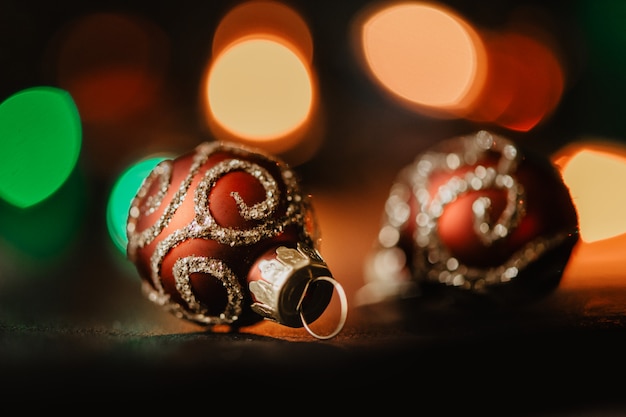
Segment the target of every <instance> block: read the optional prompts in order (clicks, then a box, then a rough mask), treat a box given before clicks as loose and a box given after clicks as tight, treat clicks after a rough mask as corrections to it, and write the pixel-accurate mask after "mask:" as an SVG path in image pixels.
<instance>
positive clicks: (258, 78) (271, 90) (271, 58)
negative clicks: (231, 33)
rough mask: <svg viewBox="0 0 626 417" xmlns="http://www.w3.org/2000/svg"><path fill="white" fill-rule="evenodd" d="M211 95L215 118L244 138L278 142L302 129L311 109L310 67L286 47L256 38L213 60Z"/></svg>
mask: <svg viewBox="0 0 626 417" xmlns="http://www.w3.org/2000/svg"><path fill="white" fill-rule="evenodd" d="M207 96H208V101H209V107H210V110H211V113H212V116H213V117H214V118H215V120H216V121H217V122H218V123H219V124H220V125H222V126H223V127H224V128H225V129H227V130H229V131H230V132H231V133H233V134H234V135H237V136H240V137H242V138H248V139H255V140H273V139H275V138H276V137H280V136H284V135H286V134H287V133H289V132H291V131H293V130H294V129H297V128H298V127H299V126H300V125H301V124H302V123H304V122H305V121H306V120H307V119H308V116H309V113H310V111H311V105H312V102H313V86H312V84H311V76H310V73H309V70H308V67H307V66H306V65H305V64H304V63H303V62H302V61H301V60H300V59H299V57H298V55H297V54H294V53H293V52H292V51H291V50H290V49H289V48H287V47H286V46H285V45H283V44H281V43H279V42H274V41H271V40H267V39H251V40H245V41H242V42H239V43H235V44H233V45H231V46H230V47H229V48H227V49H226V50H224V51H223V52H222V54H220V55H219V56H218V57H217V58H216V59H215V62H214V63H213V67H212V68H211V71H210V73H209V76H208V81H207Z"/></svg>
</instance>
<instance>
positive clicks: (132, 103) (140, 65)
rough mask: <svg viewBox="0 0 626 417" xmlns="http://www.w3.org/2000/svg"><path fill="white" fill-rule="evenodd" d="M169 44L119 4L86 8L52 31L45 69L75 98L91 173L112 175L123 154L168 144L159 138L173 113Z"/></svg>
mask: <svg viewBox="0 0 626 417" xmlns="http://www.w3.org/2000/svg"><path fill="white" fill-rule="evenodd" d="M169 47H170V44H169V38H168V37H167V36H166V35H165V33H164V32H163V31H162V30H161V28H160V27H159V26H158V25H156V24H155V23H154V22H152V21H150V20H149V19H146V18H145V17H143V16H136V15H132V14H129V13H117V12H94V13H88V14H84V15H80V16H78V17H76V18H74V19H72V20H70V21H68V22H67V23H65V24H64V25H63V26H62V27H60V28H59V30H58V31H57V32H56V33H55V34H54V36H53V37H52V38H51V39H50V41H49V45H48V48H47V51H46V54H47V55H46V60H45V62H46V66H45V69H46V70H47V71H48V76H49V77H50V78H52V79H53V80H55V82H56V84H57V85H59V86H60V87H61V88H63V89H65V90H67V91H69V92H70V94H71V95H72V97H74V100H75V101H76V106H77V107H78V110H79V112H80V114H81V118H82V121H83V127H84V130H85V132H86V134H85V137H86V138H88V140H86V141H85V143H84V147H83V151H84V152H83V159H84V161H85V166H86V167H88V168H89V169H90V170H91V171H92V172H93V173H97V174H103V176H106V177H108V176H109V175H111V174H114V173H116V172H118V170H119V169H120V168H121V167H122V165H123V163H124V161H125V158H120V156H121V155H135V154H138V153H143V152H145V151H146V149H154V148H158V149H162V147H161V146H163V147H164V146H165V145H163V143H162V142H163V140H161V143H154V142H155V136H157V135H159V136H165V135H163V133H161V132H162V131H163V130H164V129H159V127H161V125H160V124H161V123H163V121H164V120H168V117H171V116H168V112H167V111H163V108H162V103H163V97H162V93H163V89H164V86H165V77H166V74H167V71H168V64H169V58H170V56H169V51H170V49H169ZM171 136H173V137H175V136H176V135H171ZM172 141H173V139H172V138H170V139H169V142H166V143H168V144H171V142H172Z"/></svg>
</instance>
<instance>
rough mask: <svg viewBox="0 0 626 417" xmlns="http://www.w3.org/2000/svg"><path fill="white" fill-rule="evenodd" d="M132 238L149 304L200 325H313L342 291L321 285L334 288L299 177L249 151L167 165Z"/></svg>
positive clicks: (139, 198) (204, 154) (208, 149)
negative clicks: (265, 322)
mask: <svg viewBox="0 0 626 417" xmlns="http://www.w3.org/2000/svg"><path fill="white" fill-rule="evenodd" d="M127 234H128V257H129V259H130V260H131V261H132V262H133V263H134V264H135V266H136V268H137V271H138V273H139V275H140V277H141V279H142V282H143V290H144V293H145V294H146V295H147V297H148V298H149V299H150V300H152V301H153V302H155V303H157V304H159V305H161V306H163V307H164V308H166V309H167V310H169V311H170V312H172V313H173V314H175V315H177V316H178V317H181V318H184V319H187V320H190V321H193V322H196V323H199V324H202V325H209V326H210V325H216V324H228V325H233V326H246V325H251V324H255V323H257V322H259V321H261V320H262V319H264V318H266V319H270V320H273V321H276V322H279V323H281V324H285V325H288V326H290V327H302V326H303V325H304V326H306V323H310V322H312V321H314V320H315V319H317V318H318V317H319V316H320V315H321V314H322V312H323V311H324V309H325V307H326V306H327V304H328V303H329V301H330V298H331V296H332V292H333V290H334V289H335V288H337V285H335V286H333V285H325V284H320V283H319V282H318V281H322V282H324V283H328V282H331V284H332V283H333V282H334V281H331V280H329V279H327V278H328V277H332V275H331V274H330V271H329V270H328V268H327V267H326V264H325V263H324V261H323V259H322V258H321V256H320V255H319V252H318V245H319V232H318V228H317V224H316V220H315V216H314V213H313V209H312V205H311V201H310V199H309V197H308V196H306V195H304V194H303V193H302V191H301V190H300V186H299V183H298V180H297V178H296V175H295V173H294V172H293V171H292V170H291V169H290V168H289V167H288V166H287V165H286V164H285V163H283V162H282V161H280V160H278V159H276V158H273V157H271V156H269V155H266V154H264V153H262V152H260V151H257V150H253V149H250V148H244V147H241V146H236V145H234V144H228V143H223V142H213V143H209V142H206V143H202V144H200V145H199V146H197V147H196V148H195V149H194V150H193V151H192V152H190V153H188V154H185V155H182V156H180V157H178V158H176V159H174V160H166V161H163V162H161V163H160V164H159V165H157V166H156V167H155V168H154V170H153V171H152V172H151V173H150V174H149V176H148V177H147V178H146V179H145V180H144V182H143V184H142V186H141V188H140V189H139V191H138V193H137V195H136V197H135V198H134V199H133V201H132V203H131V208H130V213H129V218H128V224H127ZM294 259H296V262H293V261H292V260H294ZM262 260H264V261H265V262H261V261H262ZM261 267H262V269H261ZM320 277H325V279H323V280H318V278H320ZM339 288H340V287H339ZM303 299H306V300H307V302H306V303H304V302H303V301H302V300H303Z"/></svg>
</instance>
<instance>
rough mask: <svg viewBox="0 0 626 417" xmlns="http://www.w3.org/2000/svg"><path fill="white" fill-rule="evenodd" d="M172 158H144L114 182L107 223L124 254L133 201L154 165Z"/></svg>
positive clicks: (108, 206)
mask: <svg viewBox="0 0 626 417" xmlns="http://www.w3.org/2000/svg"><path fill="white" fill-rule="evenodd" d="M171 158H173V155H153V156H149V157H145V158H142V159H141V160H139V161H136V162H135V163H133V164H131V165H130V166H129V167H128V168H127V169H126V170H124V172H122V174H121V175H120V176H119V177H118V178H117V180H116V181H115V183H114V184H113V187H112V189H111V192H110V194H109V198H108V201H107V208H106V224H107V230H108V233H109V237H110V238H111V241H112V242H113V244H114V246H115V247H116V248H117V249H118V250H119V251H120V252H121V253H122V254H123V255H126V246H127V245H128V237H127V235H126V223H127V220H128V213H129V211H130V205H131V202H132V200H133V198H134V197H135V195H136V194H137V191H139V188H140V187H141V184H142V183H143V181H144V179H146V178H147V177H148V175H149V174H150V172H151V171H152V170H153V169H154V167H156V166H157V165H158V164H159V163H160V162H161V161H163V160H165V159H171Z"/></svg>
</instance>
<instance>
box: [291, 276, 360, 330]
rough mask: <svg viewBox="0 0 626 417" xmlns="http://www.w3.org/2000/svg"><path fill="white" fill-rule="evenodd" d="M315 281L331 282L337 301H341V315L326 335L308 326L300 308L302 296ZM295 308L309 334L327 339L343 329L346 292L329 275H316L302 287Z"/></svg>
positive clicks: (346, 309)
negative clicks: (333, 328)
mask: <svg viewBox="0 0 626 417" xmlns="http://www.w3.org/2000/svg"><path fill="white" fill-rule="evenodd" d="M316 281H327V282H329V283H331V284H332V285H333V287H334V289H335V290H336V291H337V295H338V296H339V301H340V303H341V315H340V316H339V322H338V323H337V327H336V328H335V330H334V331H332V332H331V333H329V334H327V335H320V334H317V333H315V332H314V331H313V330H312V329H311V327H310V326H309V323H307V321H306V318H305V317H304V312H303V308H302V307H303V302H304V298H305V296H306V293H307V290H308V289H309V286H310V285H311V284H312V283H314V282H316ZM296 310H297V311H298V313H299V314H300V320H302V325H303V326H304V328H305V329H306V330H307V332H309V334H310V335H311V336H313V337H315V338H317V339H320V340H328V339H332V338H333V337H335V336H337V335H338V334H339V332H340V331H341V330H342V329H343V326H344V325H345V324H346V319H347V317H348V298H347V297H346V293H345V291H344V290H343V287H342V286H341V284H340V283H339V282H337V281H336V280H335V279H333V278H331V277H326V276H321V277H317V278H315V279H313V280H311V281H309V282H307V284H306V287H305V288H304V292H303V293H302V296H301V297H300V301H299V302H298V305H297V306H296Z"/></svg>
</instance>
